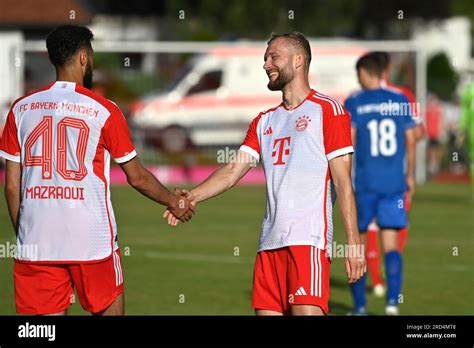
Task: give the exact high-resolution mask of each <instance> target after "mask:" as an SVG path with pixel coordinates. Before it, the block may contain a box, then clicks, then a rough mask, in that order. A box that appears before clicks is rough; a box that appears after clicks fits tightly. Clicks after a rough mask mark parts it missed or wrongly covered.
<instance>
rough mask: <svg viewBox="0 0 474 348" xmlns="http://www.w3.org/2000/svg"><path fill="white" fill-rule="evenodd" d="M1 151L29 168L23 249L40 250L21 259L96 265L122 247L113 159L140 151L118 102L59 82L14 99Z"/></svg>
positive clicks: (120, 159) (125, 158)
mask: <svg viewBox="0 0 474 348" xmlns="http://www.w3.org/2000/svg"><path fill="white" fill-rule="evenodd" d="M0 155H1V156H2V157H4V158H6V159H7V160H10V161H14V162H19V163H21V166H22V175H21V204H20V215H19V226H18V236H17V250H26V248H25V247H26V246H36V249H35V250H37V252H36V253H21V252H19V253H17V255H16V259H17V260H18V261H24V262H59V263H71V262H95V261H99V260H102V259H105V258H107V257H109V256H110V255H112V252H113V251H114V250H116V249H117V248H118V244H117V238H116V236H117V226H116V223H115V216H114V212H113V209H112V203H111V200H110V191H109V182H110V181H109V167H110V156H112V158H114V159H115V161H116V162H118V163H123V162H126V161H129V160H130V159H132V158H134V157H135V156H136V152H135V148H134V146H133V144H132V141H131V139H130V133H129V130H128V127H127V124H126V121H125V118H124V116H123V114H122V113H121V112H120V110H119V108H118V107H117V106H116V105H115V104H114V103H112V102H111V101H109V100H107V99H105V98H102V97H100V96H98V95H96V94H94V93H93V92H91V91H90V90H88V89H86V88H84V87H82V86H80V85H76V84H75V83H72V82H64V81H56V82H53V83H51V84H49V85H48V86H46V87H44V88H43V89H41V90H39V91H36V92H34V93H32V94H30V95H27V96H25V97H23V98H20V99H18V100H16V101H15V103H14V104H13V106H12V108H11V110H10V112H9V114H8V117H7V122H6V124H5V129H4V133H3V136H2V139H1V140H0ZM22 247H23V248H22Z"/></svg>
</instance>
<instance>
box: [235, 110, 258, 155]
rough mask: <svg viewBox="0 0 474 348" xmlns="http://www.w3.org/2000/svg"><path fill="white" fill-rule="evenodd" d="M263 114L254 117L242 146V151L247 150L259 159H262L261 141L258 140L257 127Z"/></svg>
mask: <svg viewBox="0 0 474 348" xmlns="http://www.w3.org/2000/svg"><path fill="white" fill-rule="evenodd" d="M261 117H262V114H259V115H258V116H257V117H255V118H254V120H253V121H252V123H251V124H250V126H249V129H248V130H247V136H246V137H245V139H244V142H243V143H242V145H241V146H240V149H239V150H241V151H244V152H247V153H248V154H249V155H251V156H252V157H254V158H256V159H257V161H258V160H259V159H260V142H259V140H258V133H257V127H258V123H259V122H260V118H261Z"/></svg>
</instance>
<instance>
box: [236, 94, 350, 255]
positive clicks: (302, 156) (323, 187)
mask: <svg viewBox="0 0 474 348" xmlns="http://www.w3.org/2000/svg"><path fill="white" fill-rule="evenodd" d="M350 127H351V123H350V115H349V113H348V112H347V111H346V110H345V109H344V107H343V106H342V105H341V104H340V103H339V102H338V101H336V100H335V99H333V98H331V97H328V96H325V95H322V94H320V93H318V92H316V91H314V90H311V92H310V93H309V95H308V96H307V97H306V99H305V100H304V101H302V102H301V103H300V104H299V105H298V106H297V107H295V108H293V109H287V108H285V106H284V105H283V103H282V104H280V105H279V106H277V107H275V108H273V109H270V110H268V111H265V112H262V113H260V114H259V115H258V116H257V117H256V118H255V119H254V120H253V122H252V123H251V124H250V127H249V130H248V132H247V136H246V138H245V140H244V142H243V144H242V146H241V147H240V150H241V151H244V152H246V153H248V154H250V155H251V156H253V157H254V158H256V159H257V160H262V162H263V167H264V170H265V176H266V185H267V206H266V212H265V218H264V221H263V226H262V232H261V235H260V242H259V247H258V250H259V251H261V250H271V249H278V248H282V247H285V246H290V245H313V246H315V247H317V248H319V249H321V250H325V251H326V252H327V254H328V256H331V254H332V248H331V247H332V233H333V228H332V207H333V203H334V201H335V198H336V197H335V191H334V188H333V185H332V181H331V174H330V171H329V161H330V160H331V159H333V158H335V157H338V156H341V155H345V154H348V153H352V152H354V150H353V147H352V141H351V128H350Z"/></svg>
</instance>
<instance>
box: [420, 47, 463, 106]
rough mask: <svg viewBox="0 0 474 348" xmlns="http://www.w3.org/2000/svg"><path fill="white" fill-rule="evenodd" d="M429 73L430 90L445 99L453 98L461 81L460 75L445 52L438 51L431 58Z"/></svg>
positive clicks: (428, 67)
mask: <svg viewBox="0 0 474 348" xmlns="http://www.w3.org/2000/svg"><path fill="white" fill-rule="evenodd" d="M427 75H428V81H427V84H428V91H429V92H431V93H434V94H436V95H437V96H438V97H439V98H441V99H443V100H451V99H452V97H453V95H454V92H455V90H456V86H457V84H458V82H459V75H458V73H457V72H456V71H455V70H454V69H453V68H452V66H451V64H450V62H449V59H448V57H447V56H446V54H445V53H438V54H436V55H434V56H433V57H431V58H430V59H429V61H428V66H427Z"/></svg>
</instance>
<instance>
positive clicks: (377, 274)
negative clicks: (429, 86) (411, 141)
mask: <svg viewBox="0 0 474 348" xmlns="http://www.w3.org/2000/svg"><path fill="white" fill-rule="evenodd" d="M368 55H371V56H373V57H374V58H375V59H376V60H377V61H378V62H379V64H380V67H381V69H382V87H384V88H386V89H389V90H393V91H395V92H399V93H402V94H403V95H405V96H406V97H407V99H408V101H409V102H410V104H411V106H412V111H413V119H414V121H415V123H416V127H415V139H416V141H417V142H418V141H420V140H421V139H422V138H423V137H424V134H425V128H424V126H423V123H422V120H421V114H420V112H421V110H420V108H419V107H418V104H417V103H416V100H415V96H414V95H413V93H412V91H411V90H410V89H409V88H407V87H405V86H399V85H396V84H393V83H391V82H390V79H389V76H390V55H389V54H388V53H387V52H383V51H375V52H370V53H369V54H368ZM410 204H411V197H409V195H408V194H406V197H405V207H406V211H407V212H408V211H409V210H410ZM407 235H408V227H404V228H402V229H401V230H400V232H399V250H400V252H403V250H404V249H405V245H406V239H407ZM366 258H367V270H368V273H369V275H370V278H371V279H372V287H373V289H374V294H375V295H376V296H380V297H381V296H383V295H384V292H385V288H384V285H383V284H384V282H383V278H382V275H381V262H380V247H379V238H378V226H377V223H376V221H373V222H372V223H371V224H370V226H369V231H368V232H367V239H366Z"/></svg>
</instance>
